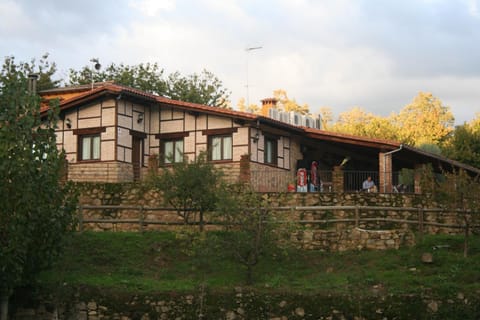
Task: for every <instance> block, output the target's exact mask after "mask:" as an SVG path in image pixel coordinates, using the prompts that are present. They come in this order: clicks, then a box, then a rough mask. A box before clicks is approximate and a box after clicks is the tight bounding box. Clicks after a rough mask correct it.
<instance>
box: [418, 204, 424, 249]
mask: <svg viewBox="0 0 480 320" xmlns="http://www.w3.org/2000/svg"><path fill="white" fill-rule="evenodd" d="M423 220H424V219H423V208H421V207H419V208H418V234H419V237H420V241H422V240H423V232H424V231H423Z"/></svg>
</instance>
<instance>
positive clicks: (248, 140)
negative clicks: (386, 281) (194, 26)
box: [40, 82, 480, 192]
mask: <svg viewBox="0 0 480 320" xmlns="http://www.w3.org/2000/svg"><path fill="white" fill-rule="evenodd" d="M40 95H41V97H42V101H43V106H42V112H45V111H46V110H47V109H48V103H47V102H48V101H50V100H52V99H59V101H60V115H61V121H60V122H59V123H58V128H57V145H58V148H59V149H63V150H65V153H66V159H67V160H68V179H70V180H74V181H97V182H125V181H135V180H141V179H142V178H144V177H145V175H146V174H147V172H148V170H152V169H153V170H157V166H164V165H169V163H171V162H176V161H182V160H183V157H184V156H185V157H186V158H188V159H189V160H192V159H194V158H195V157H196V156H198V155H199V153H200V152H202V151H206V152H207V153H208V159H209V161H211V162H213V163H214V164H215V165H216V166H218V167H221V168H222V169H223V170H224V171H225V172H226V176H227V177H229V178H230V179H232V180H238V179H243V180H247V181H250V182H251V183H252V184H253V185H254V187H255V188H256V189H257V190H259V191H286V190H287V184H288V183H289V182H293V181H294V179H295V177H296V174H297V170H298V169H299V168H306V169H309V168H310V165H311V163H312V161H316V162H318V164H319V167H318V169H319V172H321V173H322V174H323V176H322V175H321V177H322V181H324V182H325V185H326V186H327V185H328V188H329V189H328V190H335V191H343V190H350V189H352V190H354V189H355V188H359V187H360V185H361V181H359V182H358V181H355V179H352V178H351V176H350V175H347V173H348V172H357V173H358V172H363V175H367V174H370V172H374V173H376V176H375V181H376V183H377V184H378V186H379V188H380V191H383V192H391V191H392V190H393V187H394V186H395V184H396V182H397V181H396V179H397V178H396V176H395V174H394V173H395V172H398V171H399V170H400V169H402V168H410V169H415V168H418V167H420V166H422V165H424V164H426V163H431V164H432V165H433V167H434V168H436V169H438V170H440V169H441V168H443V169H445V168H446V169H447V170H451V169H452V168H462V169H465V170H466V171H467V172H469V173H470V174H471V175H478V174H480V170H479V169H477V168H473V167H470V166H467V165H464V164H461V163H459V162H456V161H452V160H449V159H447V158H444V157H441V156H438V155H434V154H431V153H427V152H425V151H421V150H419V149H416V148H413V147H410V146H405V145H402V144H400V143H398V142H393V141H385V140H379V139H371V138H364V137H356V136H351V135H344V134H338V133H332V132H327V131H324V130H319V129H315V128H309V127H303V126H295V125H292V124H288V123H285V122H282V121H279V120H275V119H272V118H270V117H267V116H266V115H265V114H264V115H255V114H251V113H245V112H238V111H232V110H228V109H222V108H216V107H210V106H205V105H199V104H195V103H189V102H183V101H176V100H171V99H168V98H165V97H161V96H157V95H154V94H150V93H146V92H143V91H141V90H137V89H133V88H130V87H126V86H122V85H118V84H115V83H112V82H105V83H96V84H94V85H84V86H74V87H65V88H56V89H51V90H46V91H42V92H40ZM263 103H264V106H263V108H262V110H263V112H264V113H266V112H267V110H268V109H269V108H270V107H271V106H273V105H274V104H275V100H274V99H265V100H264V101H263ZM332 172H333V173H334V174H333V175H332ZM335 172H337V173H338V172H341V173H342V174H337V175H335ZM328 173H330V174H328ZM335 177H337V178H335ZM338 177H341V178H338ZM357 177H360V178H362V177H363V176H361V175H358V174H357ZM412 183H413V184H414V185H415V190H416V191H419V179H418V177H416V178H415V181H414V182H412Z"/></svg>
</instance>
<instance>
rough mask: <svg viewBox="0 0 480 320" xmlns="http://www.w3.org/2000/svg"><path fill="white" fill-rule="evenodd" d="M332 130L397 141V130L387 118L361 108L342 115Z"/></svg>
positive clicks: (355, 108)
mask: <svg viewBox="0 0 480 320" xmlns="http://www.w3.org/2000/svg"><path fill="white" fill-rule="evenodd" d="M330 130H332V131H336V132H341V133H347V134H352V135H357V136H364V137H370V138H378V139H387V140H396V138H397V130H396V129H395V128H394V127H393V125H392V124H391V123H390V121H389V120H388V119H387V118H382V117H379V116H376V115H374V114H372V113H367V112H366V111H365V110H363V109H362V108H360V107H354V108H352V109H350V110H349V111H347V112H343V113H341V114H340V115H339V117H338V121H337V122H336V123H335V124H333V125H332V126H331V128H330Z"/></svg>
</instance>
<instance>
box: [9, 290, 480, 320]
mask: <svg viewBox="0 0 480 320" xmlns="http://www.w3.org/2000/svg"><path fill="white" fill-rule="evenodd" d="M48 300H49V299H48V298H46V300H42V301H48ZM13 303H15V301H13ZM479 303H480V301H479V300H478V296H474V295H472V296H466V295H465V294H463V293H461V292H458V293H453V294H449V295H446V296H445V297H440V298H439V297H434V296H429V294H425V293H423V294H405V295H398V294H391V293H390V294H387V293H385V292H382V290H379V288H377V287H375V286H369V285H367V286H366V287H365V291H364V294H362V295H361V296H349V295H348V294H345V295H330V294H328V293H323V294H322V293H311V294H305V293H304V294H300V293H291V292H278V291H275V290H270V291H268V292H259V291H252V290H250V289H246V288H241V287H237V288H235V289H234V290H231V291H230V290H229V291H224V292H209V291H208V290H202V288H200V289H199V290H198V291H196V292H190V293H158V294H150V295H143V296H142V295H136V296H131V295H122V294H109V293H108V292H103V293H101V292H95V291H94V290H93V289H83V292H75V293H74V294H72V295H70V296H65V295H64V296H62V297H60V299H59V301H57V302H56V303H52V302H46V303H45V302H41V303H36V304H32V305H36V306H37V307H35V308H32V307H28V308H27V307H18V308H14V309H12V311H13V312H14V313H15V317H14V319H15V320H51V319H75V320H107V319H108V320H111V319H115V320H153V319H175V320H189V319H227V320H250V319H266V320H294V319H295V320H303V319H305V320H307V319H358V320H365V319H386V320H388V319H459V317H460V318H461V319H478V318H479V313H480V311H479V310H478V307H477V306H478V304H479Z"/></svg>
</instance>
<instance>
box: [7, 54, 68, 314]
mask: <svg viewBox="0 0 480 320" xmlns="http://www.w3.org/2000/svg"><path fill="white" fill-rule="evenodd" d="M26 65H27V64H25V63H21V64H19V65H16V64H15V63H14V61H13V59H12V58H6V59H5V63H4V65H3V68H2V71H1V78H0V108H1V110H2V111H1V113H0V176H1V177H2V183H1V184H0V193H1V194H2V198H1V200H0V297H1V308H0V309H1V313H0V319H1V320H5V319H7V316H8V300H9V297H10V295H11V294H12V292H13V290H14V289H15V288H16V287H18V286H21V285H25V284H29V283H31V282H32V281H33V279H34V278H35V276H36V275H37V274H38V272H40V271H41V270H43V269H44V268H47V267H48V266H49V265H50V264H51V263H52V261H53V260H54V258H55V257H56V256H57V255H58V254H59V253H60V250H61V248H62V242H63V240H64V239H65V237H66V235H67V234H68V233H69V231H71V230H72V223H73V217H74V214H73V213H74V210H75V200H74V197H73V196H72V195H71V193H70V191H69V186H68V185H66V184H62V183H61V182H60V180H61V171H62V170H61V169H62V168H63V165H64V156H63V154H62V153H60V152H58V150H57V147H56V136H55V125H56V122H57V119H58V108H56V107H54V106H52V108H51V110H50V111H49V113H48V115H47V116H46V117H44V118H43V117H40V98H39V96H37V95H36V94H33V93H31V92H27V90H26V88H27V78H26V73H27V72H26V70H27V69H26Z"/></svg>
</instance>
